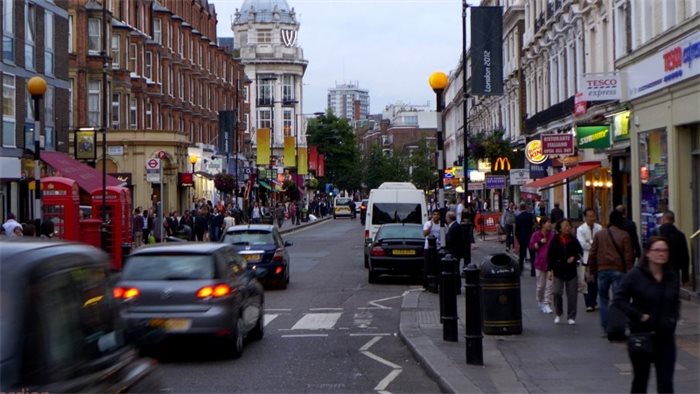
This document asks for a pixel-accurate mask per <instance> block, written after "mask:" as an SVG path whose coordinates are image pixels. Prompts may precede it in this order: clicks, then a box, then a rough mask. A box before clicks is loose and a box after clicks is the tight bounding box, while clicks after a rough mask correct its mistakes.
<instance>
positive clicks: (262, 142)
mask: <svg viewBox="0 0 700 394" xmlns="http://www.w3.org/2000/svg"><path fill="white" fill-rule="evenodd" d="M255 144H256V145H257V148H258V151H257V160H256V163H257V164H258V165H261V166H266V165H269V164H270V129H258V131H257V133H256V141H255Z"/></svg>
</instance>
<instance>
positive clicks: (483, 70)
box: [470, 7, 503, 96]
mask: <svg viewBox="0 0 700 394" xmlns="http://www.w3.org/2000/svg"><path fill="white" fill-rule="evenodd" d="M502 32H503V7H472V9H471V33H472V34H471V37H472V43H471V45H472V46H471V51H470V53H471V65H472V67H471V71H472V73H471V75H472V78H471V81H472V83H471V86H472V91H471V93H472V95H474V96H498V95H502V94H503V38H502V37H503V33H502Z"/></svg>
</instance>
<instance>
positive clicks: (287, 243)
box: [284, 241, 294, 246]
mask: <svg viewBox="0 0 700 394" xmlns="http://www.w3.org/2000/svg"><path fill="white" fill-rule="evenodd" d="M284 246H294V244H293V243H292V242H290V241H284Z"/></svg>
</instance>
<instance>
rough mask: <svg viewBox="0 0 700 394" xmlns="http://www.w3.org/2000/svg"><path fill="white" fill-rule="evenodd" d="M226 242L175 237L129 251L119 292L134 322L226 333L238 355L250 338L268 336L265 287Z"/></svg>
mask: <svg viewBox="0 0 700 394" xmlns="http://www.w3.org/2000/svg"><path fill="white" fill-rule="evenodd" d="M246 265H247V262H246V260H245V259H244V258H243V257H241V256H240V255H239V254H238V253H236V250H235V249H234V248H233V247H232V246H230V245H226V244H221V243H189V242H182V243H180V242H175V243H166V244H161V245H153V246H146V247H143V248H140V249H137V250H136V251H135V252H134V253H132V254H131V255H129V257H128V259H127V261H126V264H125V267H124V271H123V272H122V276H121V279H120V281H119V282H118V283H117V286H116V287H115V289H114V297H115V298H117V299H119V300H121V301H122V302H123V307H122V309H121V317H122V318H123V319H124V321H125V322H126V324H127V325H128V326H134V325H139V324H147V325H149V326H150V327H157V328H160V329H162V330H164V331H165V334H166V336H170V337H175V336H195V335H208V336H214V337H220V338H222V339H224V340H225V341H226V343H227V345H228V346H227V348H226V350H227V351H228V352H229V353H230V354H231V355H232V356H233V357H234V358H238V357H240V356H241V354H242V353H243V346H244V343H243V342H244V339H245V338H246V337H248V338H250V339H254V340H259V339H262V337H263V329H264V305H265V302H264V293H263V288H262V286H261V285H260V283H259V282H258V280H257V278H256V276H255V274H256V273H255V272H254V271H250V270H248V269H246Z"/></svg>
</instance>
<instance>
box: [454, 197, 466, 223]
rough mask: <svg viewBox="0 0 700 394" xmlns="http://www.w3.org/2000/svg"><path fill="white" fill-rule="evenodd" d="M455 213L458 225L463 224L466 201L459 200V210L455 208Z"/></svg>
mask: <svg viewBox="0 0 700 394" xmlns="http://www.w3.org/2000/svg"><path fill="white" fill-rule="evenodd" d="M455 212H456V213H457V224H461V223H462V213H463V212H464V200H463V199H462V198H460V199H459V203H457V208H455Z"/></svg>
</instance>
